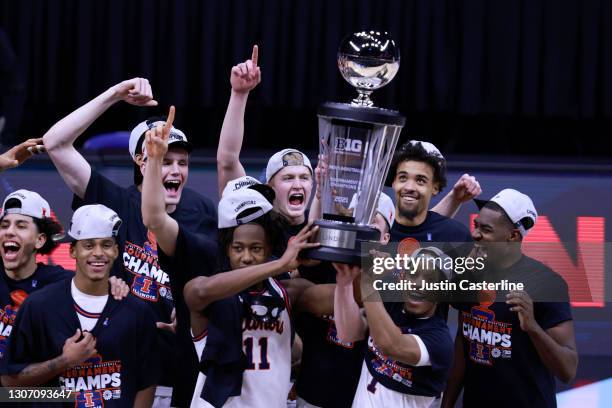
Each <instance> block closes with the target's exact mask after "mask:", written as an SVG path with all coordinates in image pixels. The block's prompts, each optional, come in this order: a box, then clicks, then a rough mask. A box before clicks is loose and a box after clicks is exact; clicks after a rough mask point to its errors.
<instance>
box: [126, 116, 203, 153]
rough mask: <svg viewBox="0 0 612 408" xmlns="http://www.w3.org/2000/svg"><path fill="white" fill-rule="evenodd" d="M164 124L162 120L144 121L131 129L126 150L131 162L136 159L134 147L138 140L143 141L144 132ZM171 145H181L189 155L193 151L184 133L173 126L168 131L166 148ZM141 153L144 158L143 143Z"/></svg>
mask: <svg viewBox="0 0 612 408" xmlns="http://www.w3.org/2000/svg"><path fill="white" fill-rule="evenodd" d="M165 124H166V122H165V121H163V120H157V121H151V120H145V121H144V122H140V123H139V124H138V125H136V127H135V128H134V129H132V132H130V140H129V143H128V149H129V151H130V156H132V159H133V160H135V159H136V146H138V141H139V140H140V138H143V140H144V134H145V132H146V131H147V130H151V129H153V128H154V127H156V126H157V125H165ZM173 143H181V144H182V146H183V147H184V148H185V150H187V151H188V152H189V153H191V152H192V151H193V145H192V144H191V143H189V141H188V140H187V136H185V133H183V131H181V130H180V129H177V128H175V127H174V126H172V128H171V129H170V135H169V137H168V146H170V145H171V144H173ZM142 153H143V156H144V155H145V146H144V143H143V146H142Z"/></svg>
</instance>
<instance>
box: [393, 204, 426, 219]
mask: <svg viewBox="0 0 612 408" xmlns="http://www.w3.org/2000/svg"><path fill="white" fill-rule="evenodd" d="M397 210H398V212H399V214H400V215H401V216H402V217H404V218H407V219H409V220H413V219H414V218H415V217H416V216H417V215H419V214H420V213H421V209H420V208H419V205H418V204H417V205H414V206H408V205H404V204H402V203H400V205H399V206H398V209H397Z"/></svg>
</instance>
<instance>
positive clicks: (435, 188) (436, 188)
mask: <svg viewBox="0 0 612 408" xmlns="http://www.w3.org/2000/svg"><path fill="white" fill-rule="evenodd" d="M439 192H440V183H439V182H437V181H434V183H433V193H432V195H434V196H435V195H438V193H439Z"/></svg>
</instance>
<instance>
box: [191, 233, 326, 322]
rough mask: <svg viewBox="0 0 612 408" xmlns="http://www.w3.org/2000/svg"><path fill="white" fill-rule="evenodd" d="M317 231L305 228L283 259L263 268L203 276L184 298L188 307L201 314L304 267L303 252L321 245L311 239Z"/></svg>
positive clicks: (264, 264) (260, 266)
mask: <svg viewBox="0 0 612 408" xmlns="http://www.w3.org/2000/svg"><path fill="white" fill-rule="evenodd" d="M316 229H317V227H314V228H311V227H310V225H307V226H306V227H304V228H303V229H302V230H301V231H300V232H299V233H298V234H297V235H296V236H294V237H292V238H291V239H290V240H289V243H288V244H287V249H286V250H285V253H284V254H283V256H282V257H280V259H277V260H274V261H270V262H266V263H263V264H259V265H254V266H248V267H245V268H240V269H236V270H233V271H229V272H223V273H218V274H216V275H213V276H211V277H205V276H199V277H197V278H195V279H192V280H191V281H189V282H188V283H187V284H186V285H185V289H184V291H183V294H184V296H185V303H187V306H188V307H189V310H192V311H201V310H203V309H205V308H206V306H208V305H209V304H211V303H212V302H214V301H215V300H219V299H223V298H226V297H228V296H232V295H235V294H237V293H240V292H242V291H243V290H245V289H247V288H249V287H251V286H253V285H255V284H257V283H259V282H261V281H263V280H264V279H267V278H269V277H272V276H276V275H278V274H281V273H283V272H287V271H290V270H293V269H295V268H297V267H298V266H299V265H300V262H301V261H300V259H298V255H299V252H300V251H301V250H302V249H307V248H316V247H317V246H318V245H319V244H318V243H310V242H308V239H309V238H310V236H311V235H312V234H313V233H316Z"/></svg>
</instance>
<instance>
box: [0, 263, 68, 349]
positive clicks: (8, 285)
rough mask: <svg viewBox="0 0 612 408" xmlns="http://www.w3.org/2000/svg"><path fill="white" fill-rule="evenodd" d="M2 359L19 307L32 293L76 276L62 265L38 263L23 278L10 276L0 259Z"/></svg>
mask: <svg viewBox="0 0 612 408" xmlns="http://www.w3.org/2000/svg"><path fill="white" fill-rule="evenodd" d="M0 268H1V270H0V359H2V357H3V356H4V353H5V351H6V348H7V347H8V339H9V336H10V334H11V330H12V328H13V323H14V321H15V317H16V316H17V312H18V311H19V307H20V306H21V305H22V304H23V302H24V301H25V300H26V298H27V297H28V296H29V295H30V293H32V292H35V291H37V290H40V289H42V288H44V287H45V286H47V285H49V284H51V283H54V282H57V281H60V280H64V279H69V278H72V277H73V276H74V272H72V271H67V270H66V269H64V268H62V267H61V266H57V265H46V264H43V263H38V264H37V266H36V269H35V270H34V273H33V274H32V275H30V276H29V277H27V278H25V279H21V280H14V279H12V278H10V277H9V276H8V275H7V274H6V272H5V270H4V267H2V265H1V260H0Z"/></svg>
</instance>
